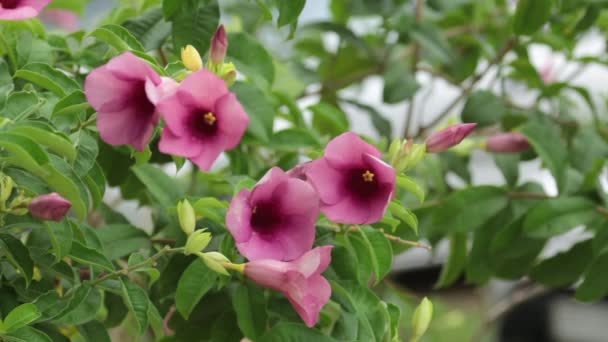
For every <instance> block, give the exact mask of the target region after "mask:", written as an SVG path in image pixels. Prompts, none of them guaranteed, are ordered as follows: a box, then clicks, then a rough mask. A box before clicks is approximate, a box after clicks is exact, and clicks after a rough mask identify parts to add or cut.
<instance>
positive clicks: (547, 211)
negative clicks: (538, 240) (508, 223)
mask: <svg viewBox="0 0 608 342" xmlns="http://www.w3.org/2000/svg"><path fill="white" fill-rule="evenodd" d="M596 215H597V214H596V212H595V205H594V204H593V202H591V201H590V200H588V199H586V198H582V197H563V198H556V199H550V200H544V201H542V202H539V203H538V204H537V205H535V206H534V207H533V208H532V209H530V211H529V212H528V214H527V215H526V218H525V220H524V231H525V232H526V234H528V235H529V236H533V237H542V238H549V237H551V236H554V235H558V234H562V233H564V232H566V231H568V230H569V229H571V228H574V227H576V226H578V225H583V224H586V223H589V222H591V221H592V220H593V219H594V218H595V217H596Z"/></svg>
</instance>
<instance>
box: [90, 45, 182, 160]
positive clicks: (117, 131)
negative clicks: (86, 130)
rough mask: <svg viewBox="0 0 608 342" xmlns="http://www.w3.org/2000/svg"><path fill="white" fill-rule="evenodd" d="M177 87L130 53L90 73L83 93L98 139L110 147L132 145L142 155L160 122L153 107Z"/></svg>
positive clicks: (173, 82)
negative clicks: (93, 116) (92, 112)
mask: <svg viewBox="0 0 608 342" xmlns="http://www.w3.org/2000/svg"><path fill="white" fill-rule="evenodd" d="M176 87H177V83H175V81H173V80H171V79H169V78H161V77H160V76H158V74H157V73H156V72H155V71H154V69H152V67H151V66H150V65H148V64H147V63H146V62H144V61H143V60H141V59H139V58H137V57H136V56H135V55H133V54H132V53H130V52H126V53H124V54H122V55H120V56H118V57H116V58H113V59H112V60H111V61H109V62H108V63H107V64H105V65H103V66H101V67H99V68H97V69H95V70H93V71H92V72H91V73H90V74H89V76H88V77H87V79H86V81H85V84H84V89H85V93H86V96H87V100H88V101H89V103H90V104H91V106H92V107H93V108H95V110H96V111H97V127H98V129H99V134H100V135H101V138H102V139H103V140H104V141H105V142H107V143H108V144H110V145H133V147H134V148H135V149H137V150H139V151H142V150H143V149H144V148H145V147H146V145H147V144H148V142H149V141H150V138H151V137H152V134H153V133H154V127H156V125H157V124H158V122H159V119H160V116H159V114H158V113H157V111H156V106H155V104H156V103H157V102H158V101H160V100H161V99H162V98H163V97H165V96H169V95H170V94H171V93H172V92H174V91H175V88H176Z"/></svg>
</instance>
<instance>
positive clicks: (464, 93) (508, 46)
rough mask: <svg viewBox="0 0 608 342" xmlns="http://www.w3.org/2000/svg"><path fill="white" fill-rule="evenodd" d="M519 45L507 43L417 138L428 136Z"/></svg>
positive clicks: (515, 40) (515, 42)
mask: <svg viewBox="0 0 608 342" xmlns="http://www.w3.org/2000/svg"><path fill="white" fill-rule="evenodd" d="M516 45H517V38H516V37H513V38H511V39H509V40H508V41H507V43H506V44H505V45H504V46H503V47H502V49H500V51H499V52H498V54H496V56H495V57H494V58H493V59H492V60H491V61H489V62H488V65H487V66H486V67H485V68H484V69H483V70H482V71H481V72H479V73H478V74H476V75H475V76H473V78H472V79H471V82H469V85H468V86H466V87H464V88H462V91H461V92H460V95H458V96H457V97H456V98H455V99H454V100H453V101H452V102H450V104H448V105H447V106H446V107H445V109H444V110H443V111H441V112H440V114H439V115H438V116H437V117H435V118H434V119H433V120H431V122H429V123H428V124H426V125H424V126H422V127H421V129H420V131H419V132H418V134H416V136H418V137H421V136H424V135H426V134H427V131H428V130H429V129H431V128H433V127H434V126H435V125H437V124H438V123H439V122H440V121H442V120H443V119H444V118H445V117H446V116H448V115H449V114H450V112H451V111H452V110H453V109H454V108H455V107H456V106H457V105H458V104H459V103H460V101H462V100H463V99H464V98H465V97H467V96H468V95H469V94H470V93H471V92H472V91H473V89H474V88H475V85H476V84H477V82H479V81H480V80H481V79H482V78H483V77H484V76H485V75H486V74H487V73H488V71H490V70H491V69H492V67H494V65H496V64H499V63H500V62H501V61H502V60H503V58H504V57H505V56H506V54H507V53H508V52H509V51H511V49H513V48H514V47H515V46H516Z"/></svg>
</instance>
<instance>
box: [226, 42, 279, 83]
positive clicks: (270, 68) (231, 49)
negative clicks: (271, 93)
mask: <svg viewBox="0 0 608 342" xmlns="http://www.w3.org/2000/svg"><path fill="white" fill-rule="evenodd" d="M228 42H229V45H228V53H227V61H232V62H234V64H235V65H236V68H237V70H238V71H239V72H242V73H244V74H245V75H246V76H247V77H249V78H251V79H253V80H254V82H255V81H256V80H258V79H260V78H261V79H264V80H265V81H266V83H267V84H266V85H265V86H271V85H272V82H273V81H274V63H273V61H272V56H270V54H269V53H268V52H267V51H266V49H265V48H264V46H262V45H261V44H260V43H259V42H258V41H257V40H256V39H255V38H253V37H252V36H250V35H249V34H247V33H244V32H239V33H230V34H228ZM256 84H257V85H259V86H262V85H261V84H260V83H259V82H256Z"/></svg>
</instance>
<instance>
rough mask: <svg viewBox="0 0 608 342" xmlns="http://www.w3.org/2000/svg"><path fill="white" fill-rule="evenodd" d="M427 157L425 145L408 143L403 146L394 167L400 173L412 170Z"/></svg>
mask: <svg viewBox="0 0 608 342" xmlns="http://www.w3.org/2000/svg"><path fill="white" fill-rule="evenodd" d="M425 155H426V151H425V146H424V145H421V144H411V143H406V144H405V145H404V146H402V148H401V152H400V153H399V157H398V158H397V160H396V161H395V165H394V167H395V169H396V170H397V171H398V172H404V171H407V170H410V169H412V168H413V167H415V166H416V165H417V164H418V163H419V162H420V161H421V160H422V158H424V156H425Z"/></svg>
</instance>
